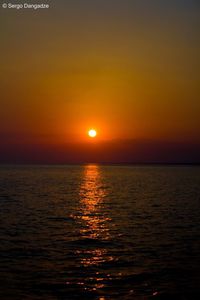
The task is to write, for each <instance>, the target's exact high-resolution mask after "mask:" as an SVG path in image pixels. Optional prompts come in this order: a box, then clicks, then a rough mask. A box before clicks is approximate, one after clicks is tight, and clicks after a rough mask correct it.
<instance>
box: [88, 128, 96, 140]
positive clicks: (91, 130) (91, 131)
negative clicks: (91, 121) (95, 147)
mask: <svg viewBox="0 0 200 300" xmlns="http://www.w3.org/2000/svg"><path fill="white" fill-rule="evenodd" d="M88 135H89V137H91V138H94V137H95V136H96V135H97V132H96V130H94V129H90V130H89V131H88Z"/></svg>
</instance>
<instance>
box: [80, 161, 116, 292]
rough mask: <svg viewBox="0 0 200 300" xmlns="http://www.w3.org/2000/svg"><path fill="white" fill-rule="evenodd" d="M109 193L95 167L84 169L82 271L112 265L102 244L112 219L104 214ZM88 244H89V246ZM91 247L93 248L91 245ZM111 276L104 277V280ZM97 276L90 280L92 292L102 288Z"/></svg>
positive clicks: (107, 237) (82, 188) (88, 166)
mask: <svg viewBox="0 0 200 300" xmlns="http://www.w3.org/2000/svg"><path fill="white" fill-rule="evenodd" d="M107 195H108V191H107V189H106V186H105V184H103V181H102V175H101V170H100V167H99V166H98V165H87V166H85V169H84V172H83V180H82V184H81V186H80V192H79V196H80V207H79V208H80V215H79V222H80V223H81V229H80V234H81V236H82V237H83V238H84V240H85V247H84V249H81V250H78V251H77V254H78V255H79V256H80V261H81V264H82V265H83V266H84V267H92V266H93V267H95V266H97V267H98V265H100V264H102V263H105V262H107V261H112V260H113V257H112V256H109V255H108V253H107V250H106V249H105V247H104V245H103V242H105V241H108V240H109V238H110V232H109V227H108V223H109V222H110V221H111V219H110V218H109V217H108V212H107V211H106V210H105V207H104V201H105V198H106V196H107ZM88 243H89V244H88ZM93 243H94V244H93ZM109 276H110V275H109V274H107V276H106V277H107V278H108V277H109ZM104 279H105V278H103V277H101V276H100V274H99V272H96V277H95V278H93V280H95V281H96V284H94V285H93V288H92V289H93V290H96V289H101V288H103V287H104V284H103V282H102V281H103V280H104Z"/></svg>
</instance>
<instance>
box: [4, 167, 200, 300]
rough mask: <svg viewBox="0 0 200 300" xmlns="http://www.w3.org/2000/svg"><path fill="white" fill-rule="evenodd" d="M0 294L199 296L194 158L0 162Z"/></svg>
mask: <svg viewBox="0 0 200 300" xmlns="http://www.w3.org/2000/svg"><path fill="white" fill-rule="evenodd" d="M0 222H1V227H0V228H1V231H0V260H1V261H0V262H1V264H0V285H1V290H0V299H2V300H4V299H20V300H23V299H48V300H51V299H69V300H71V299H98V300H106V299H122V300H123V299H169V300H170V299H189V300H190V299H199V297H200V288H199V286H200V272H199V271H200V239H199V238H200V167H191V166H157V167H151V166H98V165H85V166H40V167H39V166H35V167H23V166H19V167H1V168H0Z"/></svg>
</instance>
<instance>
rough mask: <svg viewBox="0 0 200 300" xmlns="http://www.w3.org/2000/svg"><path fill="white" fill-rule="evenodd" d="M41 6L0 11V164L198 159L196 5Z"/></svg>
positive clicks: (140, 1)
mask: <svg viewBox="0 0 200 300" xmlns="http://www.w3.org/2000/svg"><path fill="white" fill-rule="evenodd" d="M32 2H34V1H32ZM36 2H38V1H36ZM49 3H51V9H49V10H40V11H37V12H35V11H27V10H26V11H25V10H21V11H16V10H8V9H7V10H5V9H4V10H3V9H2V8H1V9H0V26H1V29H3V30H1V33H0V35H1V48H0V54H1V73H0V91H1V92H0V107H1V109H0V162H29V163H31V162H48V163H50V162H52V163H57V162H59V163H62V162H89V161H90V160H91V161H92V162H95V161H97V162H101V161H106V162H108V161H112V162H121V161H127V162H156V161H158V162H161V161H162V162H170V161H172V162H176V161H178V162H195V161H200V155H199V154H198V153H199V152H200V151H199V150H200V99H199V98H200V97H199V96H200V91H199V88H200V84H199V78H200V76H199V75H200V74H199V70H200V68H199V67H200V60H199V53H200V38H199V37H200V29H199V28H200V4H199V1H197V0H196V1H195V0H173V1H172V0H166V1H164V0H163V1H162V0H159V1H156V0H152V1H149V0H136V1H134V0H130V1H128V0H123V1H122V0H121V1H119V0H96V1H94V0H84V1H83V0H74V1H72V0H69V1H68V0H66V1H61V0H57V1H53V0H52V1H49ZM89 128H96V129H97V131H98V137H97V138H96V140H95V142H94V141H92V144H91V140H89V139H88V136H87V131H88V129H89ZM80 145H82V146H81V149H80ZM91 147H92V148H91ZM142 149H143V150H144V149H145V151H143V150H142ZM148 150H149V151H148ZM180 151H181V155H180ZM168 154H169V155H168ZM47 157H48V159H47Z"/></svg>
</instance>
